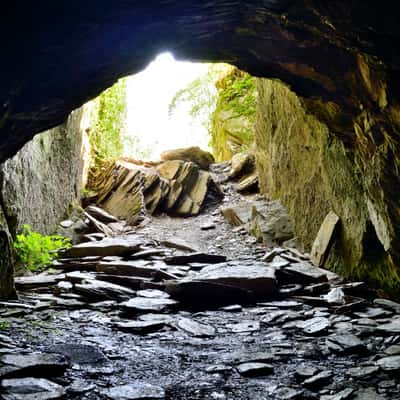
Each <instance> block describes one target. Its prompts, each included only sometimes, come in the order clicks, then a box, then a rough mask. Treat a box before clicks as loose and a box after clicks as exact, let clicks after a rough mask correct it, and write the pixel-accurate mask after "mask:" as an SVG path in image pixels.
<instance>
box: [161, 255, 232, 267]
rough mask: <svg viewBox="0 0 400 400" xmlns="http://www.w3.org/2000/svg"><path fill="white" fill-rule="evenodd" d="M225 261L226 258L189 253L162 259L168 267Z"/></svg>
mask: <svg viewBox="0 0 400 400" xmlns="http://www.w3.org/2000/svg"><path fill="white" fill-rule="evenodd" d="M225 261H226V256H223V255H218V254H207V253H191V254H185V255H179V256H170V257H165V258H164V262H165V263H166V264H169V265H187V264H190V263H207V264H218V263H222V262H225Z"/></svg>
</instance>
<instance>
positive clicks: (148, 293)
mask: <svg viewBox="0 0 400 400" xmlns="http://www.w3.org/2000/svg"><path fill="white" fill-rule="evenodd" d="M136 296H138V297H146V298H148V299H167V298H169V297H170V295H169V294H168V293H166V292H163V291H162V290H158V289H145V290H138V291H137V292H136Z"/></svg>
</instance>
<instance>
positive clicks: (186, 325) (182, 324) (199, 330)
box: [177, 318, 216, 337]
mask: <svg viewBox="0 0 400 400" xmlns="http://www.w3.org/2000/svg"><path fill="white" fill-rule="evenodd" d="M177 327H178V328H180V329H182V330H183V331H185V332H186V333H188V334H190V335H192V336H195V337H212V336H214V335H215V333H216V330H215V328H214V327H213V326H211V325H208V324H204V323H200V322H196V321H194V320H193V319H189V318H180V319H179V321H178V323H177Z"/></svg>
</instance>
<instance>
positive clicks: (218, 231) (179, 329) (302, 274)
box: [0, 184, 400, 400]
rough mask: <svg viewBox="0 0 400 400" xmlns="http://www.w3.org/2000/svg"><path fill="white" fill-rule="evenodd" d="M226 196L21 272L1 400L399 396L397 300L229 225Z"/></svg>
mask: <svg viewBox="0 0 400 400" xmlns="http://www.w3.org/2000/svg"><path fill="white" fill-rule="evenodd" d="M224 190H225V192H226V196H225V199H224V203H223V204H210V205H208V206H207V208H206V209H205V210H204V212H203V213H201V214H200V215H199V216H197V217H193V218H188V219H182V218H172V217H168V216H158V217H152V218H151V221H148V222H147V223H143V224H142V226H141V227H140V228H137V229H135V230H134V231H132V232H131V233H128V234H125V236H124V237H118V238H116V239H113V240H110V239H102V238H101V236H98V237H96V239H100V240H97V241H93V242H87V243H86V244H84V245H80V246H77V247H75V248H73V249H71V250H70V251H69V254H66V255H65V257H64V258H62V259H61V260H60V261H58V262H57V263H56V264H55V265H54V267H55V269H54V272H53V273H52V274H49V273H46V274H39V275H35V276H27V277H21V278H18V279H17V280H16V284H17V287H18V289H19V292H20V300H19V302H8V303H2V304H1V305H0V318H1V321H2V325H1V329H2V331H1V333H0V344H1V350H0V379H1V393H2V394H1V395H0V396H3V398H4V399H6V400H19V399H21V400H22V399H24V400H29V399H32V400H33V399H35V400H45V399H71V400H72V399H87V400H92V399H93V400H94V399H114V400H122V399H170V400H178V399H179V400H184V399H185V400H206V399H216V400H218V399H221V400H223V399H226V400H233V399H243V400H261V399H281V400H284V399H323V400H340V399H400V394H399V389H400V382H399V375H400V310H399V307H400V306H399V305H398V304H396V303H393V302H390V301H388V300H383V299H375V300H374V292H373V291H370V290H369V289H368V288H366V287H365V285H364V284H362V283H346V282H344V281H342V280H341V279H340V278H339V277H337V276H336V275H335V274H332V273H330V272H328V271H324V270H322V269H317V268H315V267H313V266H312V265H311V264H310V262H309V259H308V257H307V255H304V254H302V253H300V252H299V251H297V250H294V249H288V248H283V247H278V246H275V247H270V246H268V247H267V246H266V245H265V244H260V243H257V241H256V240H255V239H254V238H253V237H251V236H249V235H248V234H247V232H246V231H245V230H244V229H242V228H241V227H238V228H233V227H232V226H230V225H228V223H226V222H225V220H224V218H223V216H222V214H221V212H220V208H221V207H225V206H226V205H232V204H236V203H237V202H239V201H243V197H242V196H240V195H238V194H237V193H236V192H234V191H233V190H232V187H231V186H230V185H229V184H225V185H224ZM255 197H257V195H256V196H255ZM253 198H254V196H250V197H248V198H247V200H248V201H252V199H253ZM77 249H78V250H77Z"/></svg>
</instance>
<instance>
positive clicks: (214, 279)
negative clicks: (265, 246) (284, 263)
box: [183, 263, 277, 297]
mask: <svg viewBox="0 0 400 400" xmlns="http://www.w3.org/2000/svg"><path fill="white" fill-rule="evenodd" d="M195 279H196V281H201V282H208V283H217V284H222V285H227V286H232V287H237V288H240V289H243V290H246V291H248V292H250V293H252V294H253V295H255V296H257V297H258V296H261V297H269V296H271V295H273V294H274V293H275V292H276V290H277V283H276V278H275V269H274V268H269V267H268V266H266V265H265V264H263V263H254V264H252V265H238V264H234V265H231V264H229V263H224V264H216V265H212V266H209V267H205V268H203V269H202V270H201V272H200V273H199V274H197V275H196V276H195ZM190 280H192V279H191V278H187V279H186V280H185V279H184V280H183V282H188V281H190Z"/></svg>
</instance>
